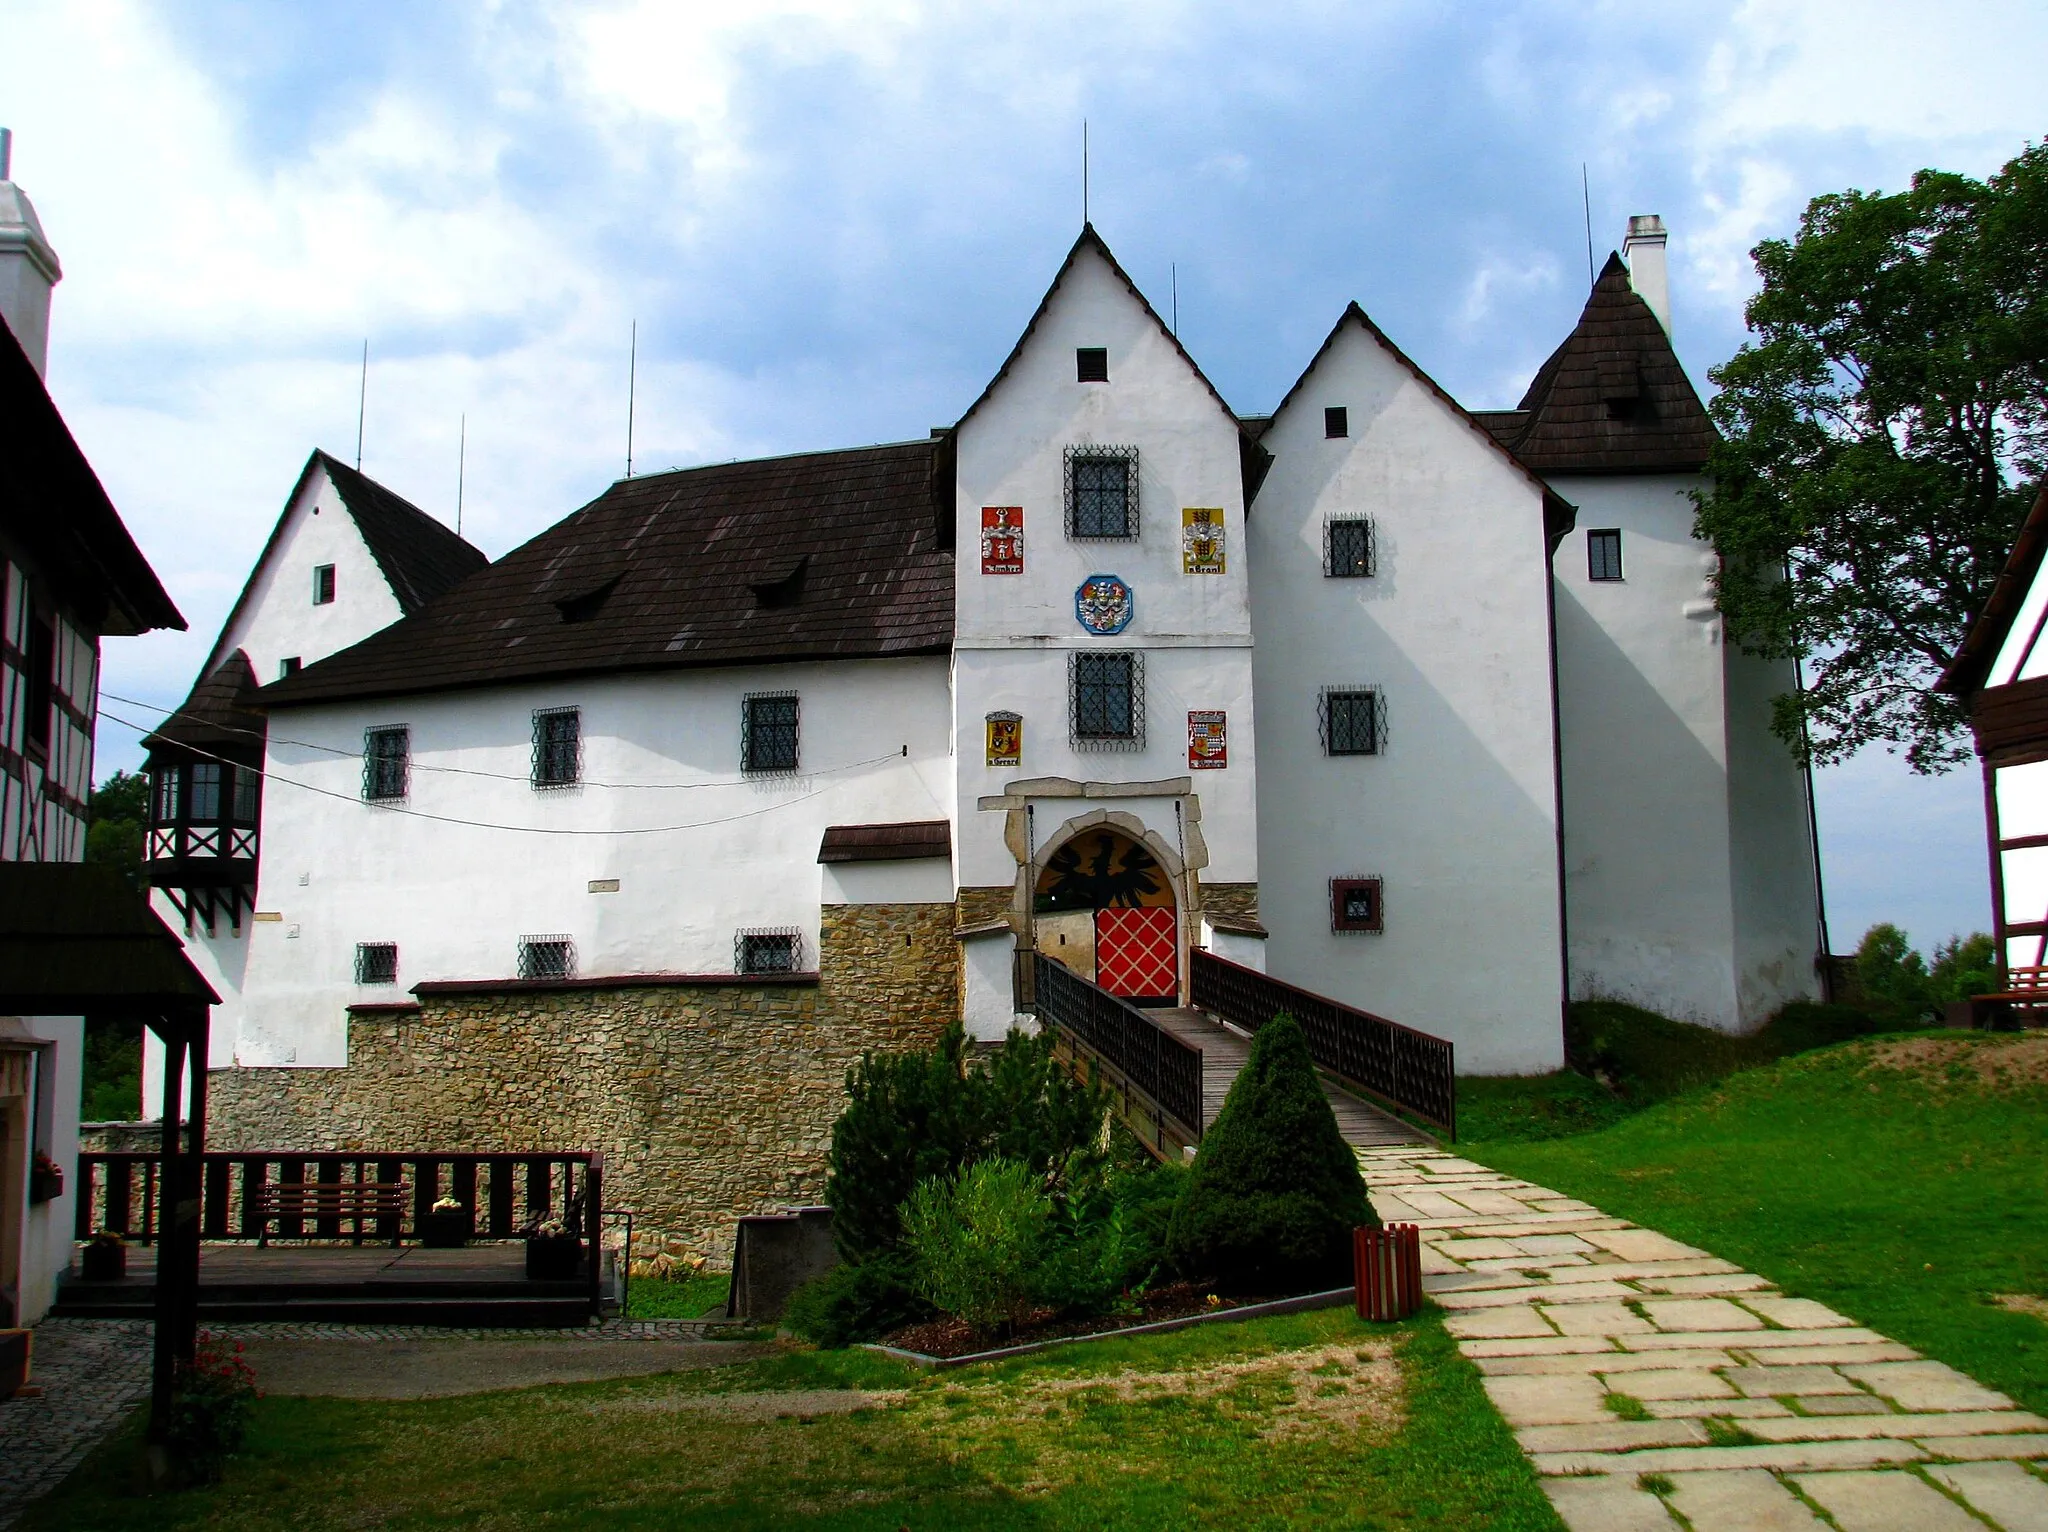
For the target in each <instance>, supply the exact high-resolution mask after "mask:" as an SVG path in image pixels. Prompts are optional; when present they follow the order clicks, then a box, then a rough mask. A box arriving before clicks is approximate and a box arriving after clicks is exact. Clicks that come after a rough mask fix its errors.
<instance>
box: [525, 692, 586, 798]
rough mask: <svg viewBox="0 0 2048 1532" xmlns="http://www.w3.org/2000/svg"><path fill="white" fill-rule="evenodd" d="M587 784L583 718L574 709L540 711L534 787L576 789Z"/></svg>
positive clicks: (536, 724)
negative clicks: (585, 779) (584, 783)
mask: <svg viewBox="0 0 2048 1532" xmlns="http://www.w3.org/2000/svg"><path fill="white" fill-rule="evenodd" d="M582 780H583V714H582V712H581V711H580V710H578V709H576V708H573V707H550V708H539V709H536V710H535V712H534V715H533V785H534V786H535V787H573V786H574V785H575V784H576V783H578V782H580V781H582Z"/></svg>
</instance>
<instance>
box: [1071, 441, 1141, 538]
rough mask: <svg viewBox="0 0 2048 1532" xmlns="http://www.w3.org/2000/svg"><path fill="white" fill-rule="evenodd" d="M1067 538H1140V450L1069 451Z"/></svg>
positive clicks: (1078, 448) (1080, 449)
mask: <svg viewBox="0 0 2048 1532" xmlns="http://www.w3.org/2000/svg"><path fill="white" fill-rule="evenodd" d="M1066 460H1067V536H1069V537H1106V538H1120V539H1123V540H1124V541H1126V542H1128V541H1131V540H1133V539H1135V538H1136V537H1137V535H1138V449H1137V448H1136V447H1069V448H1067V450H1066Z"/></svg>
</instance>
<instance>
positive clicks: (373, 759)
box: [363, 726, 412, 803]
mask: <svg viewBox="0 0 2048 1532" xmlns="http://www.w3.org/2000/svg"><path fill="white" fill-rule="evenodd" d="M411 777H412V731H411V730H410V729H407V728H405V727H403V726H397V727H392V728H383V729H371V730H368V731H367V732H366V733H365V734H364V735H363V797H364V798H366V799H368V800H369V801H370V802H372V803H378V802H388V801H390V800H391V799H393V798H403V797H404V796H405V795H406V792H407V791H408V789H409V788H410V787H411V785H412V782H411Z"/></svg>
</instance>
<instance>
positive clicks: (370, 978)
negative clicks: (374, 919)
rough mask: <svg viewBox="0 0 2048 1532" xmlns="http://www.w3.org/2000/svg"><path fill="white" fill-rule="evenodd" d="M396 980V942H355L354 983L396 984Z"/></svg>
mask: <svg viewBox="0 0 2048 1532" xmlns="http://www.w3.org/2000/svg"><path fill="white" fill-rule="evenodd" d="M397 982H398V943H397V942H357V943H356V983H358V984H396V983H397Z"/></svg>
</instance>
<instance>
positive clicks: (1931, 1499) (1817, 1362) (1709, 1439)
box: [1358, 1148, 2048, 1532]
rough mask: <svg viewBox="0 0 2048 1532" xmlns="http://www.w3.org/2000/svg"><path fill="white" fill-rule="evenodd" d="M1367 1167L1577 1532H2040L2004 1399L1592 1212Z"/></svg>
mask: <svg viewBox="0 0 2048 1532" xmlns="http://www.w3.org/2000/svg"><path fill="white" fill-rule="evenodd" d="M1358 1157H1359V1163H1360V1164H1361V1165H1362V1166H1363V1167H1364V1170H1365V1177H1366V1180H1367V1182H1368V1183H1370V1185H1371V1187H1372V1196H1373V1204H1374V1206H1375V1207H1377V1208H1378V1209H1379V1212H1380V1216H1381V1217H1382V1218H1384V1219H1385V1220H1387V1221H1388V1222H1390V1223H1393V1222H1400V1223H1415V1224H1418V1225H1420V1226H1421V1229H1422V1240H1423V1257H1422V1260H1423V1286H1424V1287H1425V1288H1426V1289H1428V1291H1429V1292H1430V1294H1431V1295H1432V1296H1433V1297H1434V1298H1435V1299H1436V1301H1437V1302H1438V1303H1439V1304H1441V1305H1442V1306H1443V1308H1444V1309H1445V1310H1447V1311H1448V1313H1449V1316H1450V1317H1449V1328H1450V1331H1451V1333H1452V1334H1453V1335H1454V1336H1456V1337H1457V1340H1458V1347H1459V1349H1460V1350H1461V1351H1463V1352H1464V1353H1465V1355H1466V1356H1468V1357H1470V1358H1471V1359H1472V1361H1473V1363H1474V1364H1475V1365H1476V1366H1477V1367H1478V1368H1479V1371H1480V1372H1481V1373H1482V1374H1483V1375H1484V1379H1485V1384H1486V1391H1487V1393H1488V1394H1489V1395H1491V1396H1492V1398H1493V1402H1494V1404H1495V1405H1497V1406H1498V1407H1499V1409H1500V1412H1501V1414H1502V1415H1504V1416H1505V1417H1506V1418H1507V1422H1508V1424H1509V1425H1510V1426H1512V1427H1513V1428H1514V1432H1515V1436H1516V1439H1517V1440H1518V1441H1520V1443H1521V1444H1522V1450H1523V1451H1524V1452H1526V1453H1527V1454H1528V1455H1529V1458H1530V1461H1531V1462H1533V1463H1534V1464H1535V1466H1536V1471H1537V1472H1538V1473H1539V1474H1541V1475H1542V1476H1543V1488H1544V1490H1545V1492H1546V1493H1548V1495H1549V1496H1550V1499H1551V1503H1552V1504H1554V1505H1555V1506H1556V1507H1557V1509H1558V1513H1559V1514H1560V1515H1561V1516H1562V1517H1563V1518H1564V1520H1565V1523H1566V1525H1567V1526H1569V1527H1571V1528H1572V1532H1677V1529H1679V1528H1680V1527H1689V1528H1691V1529H1692V1532H1823V1529H1825V1528H1828V1527H1834V1528H1838V1529H1839V1532H1984V1528H1985V1526H1986V1524H1987V1523H1988V1524H1989V1525H1990V1526H1993V1527H1997V1528H2001V1529H2003V1532H2034V1529H2048V1478H2044V1477H2043V1475H2042V1472H2041V1470H2042V1468H2043V1466H2044V1462H2043V1460H2048V1420H2043V1419H2041V1418H2040V1417H2039V1416H2036V1415H2031V1414H2028V1413H2027V1412H2025V1411H2024V1410H2020V1409H2016V1408H2015V1407H2014V1405H2013V1402H2012V1400H2010V1399H2008V1398H2006V1397H2005V1395H2003V1394H2000V1393H1995V1392H1993V1391H1992V1390H1991V1389H1988V1388H1984V1387H1982V1386H1980V1385H1979V1384H1977V1383H1975V1382H1973V1381H1972V1380H1971V1379H1969V1378H1967V1377H1965V1376H1963V1374H1961V1373H1959V1372H1957V1371H1955V1370H1954V1369H1953V1368H1950V1367H1947V1366H1944V1365H1943V1364H1942V1363H1940V1362H1934V1361H1929V1360H1927V1359H1926V1358H1924V1357H1922V1356H1921V1355H1920V1354H1919V1353H1918V1352H1916V1351H1913V1350H1911V1349H1909V1348H1908V1347H1905V1346H1902V1345H1899V1344H1898V1343H1897V1342H1896V1341H1892V1340H1889V1339H1887V1338H1886V1337H1885V1336H1882V1335H1879V1334H1878V1333H1876V1332H1875V1331H1873V1330H1866V1329H1863V1328H1860V1327H1859V1326H1857V1325H1854V1324H1852V1323H1850V1322H1849V1320H1847V1319H1845V1318H1844V1317H1842V1316H1841V1315H1840V1314H1837V1313H1835V1312H1834V1311H1833V1310H1831V1309H1829V1308H1827V1307H1825V1306H1824V1305H1822V1304H1819V1303H1814V1302H1812V1301H1810V1300H1807V1299H1803V1298H1787V1297H1785V1296H1784V1295H1783V1294H1782V1293H1780V1292H1778V1291H1776V1290H1775V1289H1774V1288H1773V1287H1772V1286H1771V1284H1770V1283H1768V1282H1766V1281H1765V1280H1764V1279H1763V1278H1762V1277H1759V1276H1756V1275H1754V1274H1753V1273H1750V1272H1746V1271H1742V1270H1740V1269H1739V1268H1737V1267H1736V1266H1734V1265H1733V1264H1731V1263H1730V1262H1727V1261H1723V1260H1717V1259H1716V1258H1715V1257H1713V1256H1711V1255H1709V1254H1708V1253H1707V1252H1706V1251H1704V1250H1695V1249H1694V1248H1692V1247H1691V1246H1690V1245H1682V1244H1680V1243H1679V1242H1678V1241H1676V1240H1673V1239H1667V1238H1665V1237H1664V1236H1663V1235H1661V1234H1658V1233H1655V1232H1653V1231H1652V1230H1649V1229H1644V1228H1640V1227H1638V1226H1636V1225H1634V1224H1631V1223H1629V1222H1628V1221H1626V1220H1625V1219H1620V1218H1609V1217H1607V1216H1606V1215H1605V1214H1603V1213H1602V1212H1601V1211H1600V1210H1599V1209H1598V1208H1596V1207H1593V1206H1592V1205H1591V1204H1589V1203H1585V1202H1578V1201H1575V1200H1573V1199H1572V1198H1570V1197H1564V1196H1560V1195H1559V1194H1558V1193H1556V1192H1553V1191H1549V1190H1546V1189H1545V1188H1543V1187H1541V1186H1536V1185H1533V1184H1531V1183H1530V1182H1527V1181H1519V1180H1516V1179H1514V1178H1513V1177H1511V1176H1504V1175H1501V1174H1499V1173H1498V1172H1496V1171H1492V1170H1488V1169H1487V1168H1486V1167H1484V1166H1482V1165H1476V1164H1474V1163H1473V1162H1472V1161H1470V1160H1462V1159H1458V1158H1457V1157H1455V1156H1454V1155H1450V1154H1446V1153H1444V1152H1443V1151H1442V1150H1438V1149H1427V1148H1423V1149H1410V1148H1378V1149H1364V1150H1361V1151H1359V1156H1358Z"/></svg>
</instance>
